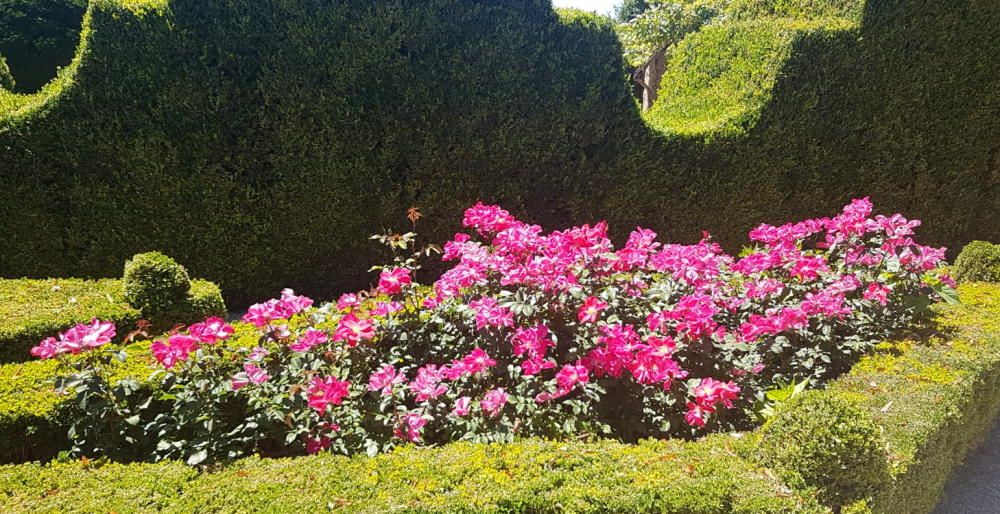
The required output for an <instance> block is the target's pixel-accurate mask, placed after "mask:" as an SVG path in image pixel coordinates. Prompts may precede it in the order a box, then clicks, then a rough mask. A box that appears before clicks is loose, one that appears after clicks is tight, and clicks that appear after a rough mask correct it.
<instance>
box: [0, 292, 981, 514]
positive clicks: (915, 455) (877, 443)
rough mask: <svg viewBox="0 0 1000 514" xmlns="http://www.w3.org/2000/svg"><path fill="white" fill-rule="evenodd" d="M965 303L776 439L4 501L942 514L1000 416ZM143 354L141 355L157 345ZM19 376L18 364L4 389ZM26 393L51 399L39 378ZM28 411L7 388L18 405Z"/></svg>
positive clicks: (222, 507)
mask: <svg viewBox="0 0 1000 514" xmlns="http://www.w3.org/2000/svg"><path fill="white" fill-rule="evenodd" d="M959 292H960V296H961V299H962V301H963V305H960V306H941V307H940V309H941V314H940V315H939V316H938V325H937V327H936V328H937V330H938V332H939V333H941V334H943V335H944V336H943V337H940V338H933V339H930V340H928V341H921V342H917V341H900V342H893V343H886V344H884V345H882V346H881V347H880V349H879V352H878V353H876V354H873V355H870V356H868V357H865V358H864V359H862V360H861V361H860V362H859V363H858V364H857V365H856V366H855V367H854V368H853V369H852V370H851V372H850V373H848V374H847V375H845V376H843V377H841V378H839V379H837V380H836V381H834V382H833V383H832V384H831V385H830V387H829V388H828V389H826V390H823V391H816V392H810V393H807V394H806V395H803V396H801V397H796V398H794V399H793V400H791V401H789V402H786V403H784V404H782V405H780V406H779V407H778V409H777V414H776V415H775V416H774V417H773V418H772V419H771V420H770V421H769V422H768V423H767V424H766V425H765V426H764V427H763V428H762V429H761V430H758V431H755V432H751V433H747V434H742V435H741V436H740V437H733V436H731V435H721V434H720V435H713V436H709V437H706V438H704V439H702V440H699V441H696V442H684V441H678V440H671V441H655V442H644V443H642V444H640V445H638V446H630V445H622V444H618V443H613V442H606V441H605V442H598V443H590V444H586V443H565V442H540V441H524V442H520V443H516V444H510V445H475V444H466V443H460V444H451V445H446V446H444V447H441V448H435V449H418V448H405V449H402V450H399V451H396V452H394V453H392V454H389V455H382V456H379V457H376V458H375V459H368V458H367V457H361V456H359V457H354V458H344V457H337V456H332V455H323V456H316V457H300V458H293V459H256V458H254V459H246V460H242V461H238V462H236V463H234V464H232V465H229V466H226V467H224V468H221V469H218V470H215V471H212V472H205V473H198V472H197V471H195V470H193V469H192V468H189V467H186V466H185V465H183V464H181V463H179V462H164V463H158V464H128V465H126V464H104V465H100V464H81V463H78V462H77V463H62V464H60V463H53V464H46V465H42V464H21V465H10V466H4V467H0V497H4V498H7V499H8V503H9V505H10V507H9V509H11V510H12V511H13V512H32V511H60V510H65V509H67V508H70V507H73V506H76V507H74V508H78V509H81V510H90V509H91V508H99V509H100V510H116V511H118V512H133V511H146V510H165V511H169V512H186V511H190V510H208V511H241V512H243V511H260V510H270V511H285V510H316V509H319V508H339V509H342V510H344V511H347V512H356V511H364V512H369V511H372V512H374V511H378V512H383V511H386V510H405V511H419V512H444V511H448V512H455V511H461V512H521V511H530V512H556V511H560V512H678V513H681V512H684V513H723V512H747V513H750V512H829V511H830V510H832V509H833V508H834V507H837V508H841V511H842V512H854V513H861V512H878V513H886V514H889V513H898V512H930V511H931V510H932V509H933V507H934V505H935V504H936V503H937V501H938V499H939V497H940V494H941V491H942V490H943V488H944V484H945V481H946V480H947V478H948V476H949V475H950V474H951V473H952V471H953V470H954V469H955V468H956V467H957V466H958V464H959V463H960V462H961V460H962V458H963V457H964V455H965V454H966V453H967V452H968V451H969V450H970V449H972V448H973V447H974V446H975V445H976V444H977V443H978V442H979V441H981V440H982V438H983V437H984V436H985V434H986V433H987V432H988V431H989V429H990V427H992V425H993V423H994V422H995V420H996V418H997V413H998V411H1000V383H998V381H1000V378H998V377H1000V285H991V284H983V283H978V284H968V285H963V286H961V287H960V289H959ZM238 326H239V327H240V328H239V330H238V332H237V336H236V337H235V339H234V342H235V344H243V343H241V341H244V340H245V344H252V340H253V332H252V330H250V329H248V328H246V327H244V326H242V325H238ZM132 351H136V352H140V353H139V355H141V352H144V351H148V343H142V345H140V346H136V347H135V348H134V349H133V350H132ZM130 361H131V362H142V359H141V358H139V359H130ZM48 364H49V363H45V362H37V363H29V364H22V365H19V367H20V369H21V370H22V371H21V372H20V375H19V377H22V376H23V377H27V376H28V375H29V374H30V375H32V376H34V377H36V378H34V379H30V380H38V377H41V376H44V375H45V373H46V371H45V370H43V369H42V368H43V367H44V366H46V365H48ZM14 368H15V366H13V365H11V366H9V367H0V378H3V377H4V375H5V374H6V373H9V372H10V370H12V369H14ZM29 368H31V369H32V371H31V372H30V373H29V372H26V371H23V370H28V369H29ZM50 371H51V370H49V372H50ZM137 371H139V370H138V368H137ZM124 373H128V371H125V370H123V374H124ZM8 377H9V375H8ZM18 379H19V380H21V379H20V378H18ZM24 380H29V379H27V378H25V379H24ZM5 383H7V380H0V384H5ZM36 383H37V382H36ZM10 389H12V390H22V391H24V390H31V389H33V388H32V387H31V385H30V384H27V383H25V382H23V381H22V382H21V383H20V384H19V385H13V386H10ZM0 393H2V391H0ZM37 398H41V397H37ZM61 401H62V402H63V404H64V405H69V404H70V403H71V402H69V401H68V400H66V399H62V400H61ZM42 403H44V400H38V399H32V400H27V399H25V401H23V402H22V404H25V405H32V404H42ZM55 403H58V401H57V402H54V403H53V402H51V401H50V404H52V405H55ZM10 404H11V402H10V400H9V397H8V398H4V396H3V395H2V394H0V405H10ZM56 410H58V409H55V408H50V409H49V412H54V411H56ZM14 418H16V416H14V415H9V416H8V418H7V419H14ZM3 419H5V418H4V416H3V414H0V420H3ZM803 423H804V424H807V425H808V426H809V427H813V428H815V430H807V429H803V428H802V425H803ZM50 426H51V427H52V429H53V430H54V429H55V424H53V425H50ZM5 430H7V429H5V428H3V427H2V425H0V441H6V440H10V438H9V437H7V436H5V434H8V433H10V432H6V431H5ZM792 443H794V444H792ZM50 446H51V445H50ZM831 448H834V449H836V451H832V450H831ZM764 465H768V466H770V467H771V468H772V469H774V471H771V470H769V469H768V468H766V467H763V466H764ZM828 477H835V478H836V479H835V480H829V479H828ZM785 483H787V484H791V485H792V486H793V488H792V489H789V488H787V487H786V486H784V485H782V484H785ZM873 493H874V494H873ZM817 501H823V502H825V504H826V505H825V507H818V506H817V504H816V502H817Z"/></svg>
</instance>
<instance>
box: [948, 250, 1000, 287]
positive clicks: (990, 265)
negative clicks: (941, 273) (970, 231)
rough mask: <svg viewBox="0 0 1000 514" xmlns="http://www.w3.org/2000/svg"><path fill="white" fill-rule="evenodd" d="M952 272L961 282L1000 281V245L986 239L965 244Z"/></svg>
mask: <svg viewBox="0 0 1000 514" xmlns="http://www.w3.org/2000/svg"><path fill="white" fill-rule="evenodd" d="M952 273H953V275H954V278H955V280H958V281H959V282H1000V245H997V244H993V243H989V242H986V241H973V242H971V243H969V244H967V245H965V248H962V253H960V254H958V258H957V259H955V265H954V266H952Z"/></svg>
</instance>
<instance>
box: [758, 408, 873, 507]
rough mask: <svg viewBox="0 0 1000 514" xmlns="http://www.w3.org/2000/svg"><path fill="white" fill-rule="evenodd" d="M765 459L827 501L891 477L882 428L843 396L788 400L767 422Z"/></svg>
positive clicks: (856, 495) (864, 493) (843, 500)
mask: <svg viewBox="0 0 1000 514" xmlns="http://www.w3.org/2000/svg"><path fill="white" fill-rule="evenodd" d="M760 437H761V447H760V451H761V454H762V455H763V459H762V460H763V461H764V463H765V464H767V465H768V466H770V467H772V468H774V469H776V470H779V471H781V472H785V473H786V474H787V475H786V480H787V481H788V482H789V483H791V484H795V485H799V486H800V487H801V486H803V485H805V484H809V485H816V486H817V487H818V488H819V491H818V493H819V494H818V497H819V498H820V500H821V501H822V502H823V503H824V504H827V505H849V504H852V503H854V502H856V501H858V500H863V499H865V498H868V497H870V496H871V495H872V494H874V493H875V492H876V491H877V490H878V488H879V487H880V486H882V485H884V483H885V481H886V479H887V478H888V472H889V470H888V466H887V465H886V458H885V457H886V456H885V450H884V448H883V447H882V441H881V438H880V437H881V434H880V433H879V429H878V427H876V426H875V424H874V423H873V422H872V421H871V417H870V416H869V415H868V413H866V412H863V411H862V410H861V409H859V408H857V407H855V406H854V405H852V404H851V403H850V402H848V401H847V400H844V399H843V398H840V397H837V396H832V395H826V394H823V393H821V392H809V393H806V394H804V395H800V396H797V397H795V398H793V399H792V400H790V401H788V402H786V403H783V404H782V405H781V408H780V409H778V412H777V413H776V414H775V415H774V417H772V418H771V419H769V420H768V422H767V423H766V424H765V425H764V426H763V427H762V428H761V431H760Z"/></svg>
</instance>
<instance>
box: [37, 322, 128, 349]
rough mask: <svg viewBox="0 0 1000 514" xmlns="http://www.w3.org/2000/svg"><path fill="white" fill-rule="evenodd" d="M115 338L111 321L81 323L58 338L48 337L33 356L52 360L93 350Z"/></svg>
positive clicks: (38, 346)
mask: <svg viewBox="0 0 1000 514" xmlns="http://www.w3.org/2000/svg"><path fill="white" fill-rule="evenodd" d="M114 337H115V325H114V323H111V322H109V321H101V320H99V319H96V318H95V319H93V320H91V321H90V323H89V324H87V323H80V324H78V325H76V326H74V327H73V328H71V329H69V330H67V331H65V332H63V333H61V334H59V337H58V338H55V337H47V338H45V339H44V340H43V341H42V342H40V343H38V345H37V346H35V347H34V348H32V349H31V355H33V356H35V357H38V358H39V359H51V358H52V357H55V356H57V355H62V354H71V355H75V354H78V353H80V352H83V351H86V350H91V349H94V348H97V347H100V346H103V345H106V344H108V343H110V342H111V340H112V339H114Z"/></svg>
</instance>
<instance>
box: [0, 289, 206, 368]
mask: <svg viewBox="0 0 1000 514" xmlns="http://www.w3.org/2000/svg"><path fill="white" fill-rule="evenodd" d="M225 315H226V306H225V303H224V302H223V300H222V292H221V291H220V290H219V286H217V285H215V284H213V283H211V282H208V281H205V280H194V281H192V282H191V290H190V291H189V292H188V293H187V299H186V301H185V302H184V304H183V305H181V306H177V308H175V309H174V310H171V311H167V312H158V313H153V314H152V315H151V314H150V313H145V314H144V313H143V312H142V311H140V310H139V309H136V308H134V307H132V306H131V305H129V304H128V302H126V301H125V300H124V298H123V293H122V281H121V280H117V279H103V280H82V279H48V280H31V279H20V280H0V363H3V362H21V361H26V360H29V359H31V358H32V357H31V355H29V353H28V352H29V350H30V349H31V347H32V346H34V345H36V344H38V342H39V341H41V340H42V339H44V338H46V337H48V336H53V335H56V334H57V333H59V332H61V331H63V330H66V329H67V328H70V327H72V326H73V325H76V324H77V323H84V322H87V321H90V320H91V319H93V318H100V319H103V320H105V321H112V322H114V323H115V325H117V326H118V339H121V338H122V337H124V336H125V334H126V333H128V331H130V330H132V329H133V328H135V322H136V321H138V320H140V319H147V320H149V321H150V322H152V323H153V327H154V328H155V329H159V330H165V329H168V328H170V327H172V326H173V325H174V324H175V323H191V322H194V321H200V320H202V319H205V318H206V317H209V316H225Z"/></svg>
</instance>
